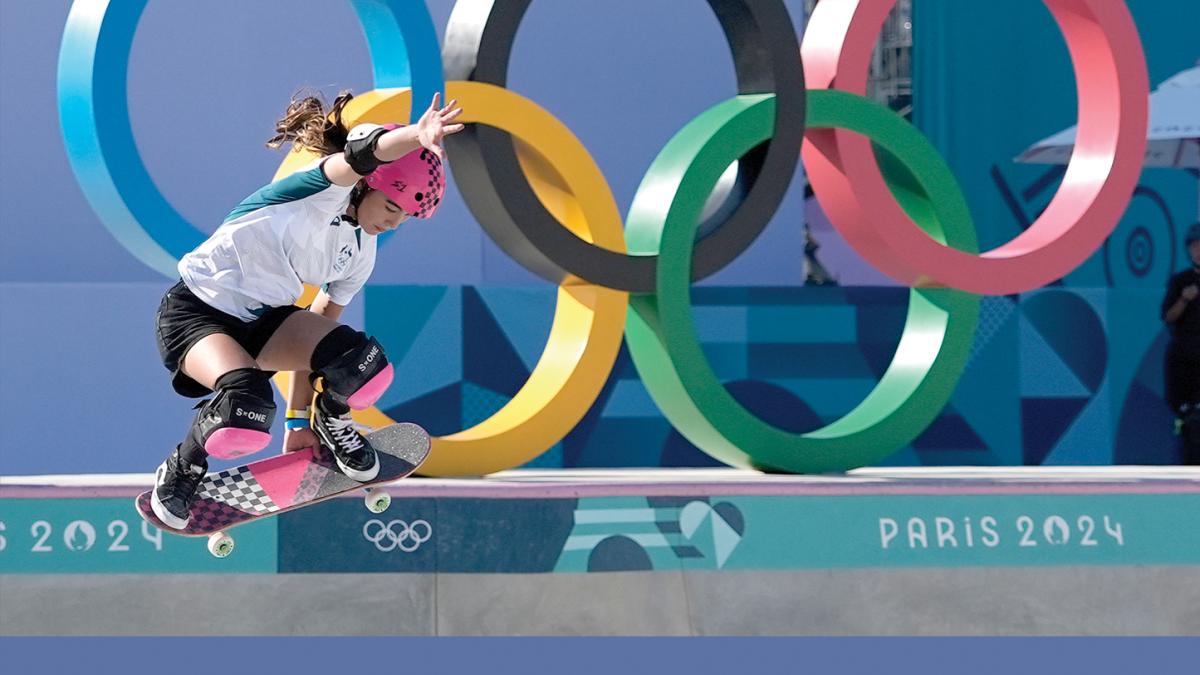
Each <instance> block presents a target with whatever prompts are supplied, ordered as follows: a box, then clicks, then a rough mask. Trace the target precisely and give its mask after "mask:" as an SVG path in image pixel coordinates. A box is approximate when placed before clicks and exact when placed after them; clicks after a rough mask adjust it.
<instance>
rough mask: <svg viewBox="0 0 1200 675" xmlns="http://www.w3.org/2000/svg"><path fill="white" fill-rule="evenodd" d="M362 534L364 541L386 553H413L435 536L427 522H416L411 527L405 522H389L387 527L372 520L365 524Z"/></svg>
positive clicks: (379, 521) (381, 522)
mask: <svg viewBox="0 0 1200 675" xmlns="http://www.w3.org/2000/svg"><path fill="white" fill-rule="evenodd" d="M397 527H399V528H400V530H399V531H397V530H396V528H397ZM362 533H363V538H364V539H366V540H367V541H369V542H371V543H372V544H375V548H377V549H379V550H380V551H383V552H384V553H386V552H388V551H394V550H396V549H399V550H401V551H404V552H405V553H412V552H413V551H415V550H417V549H419V548H421V544H424V543H425V542H427V541H429V539H430V537H432V536H433V526H432V525H430V524H429V522H428V521H425V520H414V521H413V522H412V524H411V525H410V524H408V523H406V522H405V521H403V520H389V521H388V522H387V524H386V525H385V524H384V523H383V521H382V520H377V519H374V518H372V519H371V520H368V521H367V522H365V523H363V528H362Z"/></svg>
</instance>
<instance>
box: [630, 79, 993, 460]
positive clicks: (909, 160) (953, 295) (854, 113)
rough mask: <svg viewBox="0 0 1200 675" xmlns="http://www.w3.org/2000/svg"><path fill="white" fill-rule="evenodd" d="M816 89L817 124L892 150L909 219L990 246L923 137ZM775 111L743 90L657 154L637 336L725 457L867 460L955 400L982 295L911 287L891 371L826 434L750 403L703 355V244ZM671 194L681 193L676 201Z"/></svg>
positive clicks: (715, 452)
mask: <svg viewBox="0 0 1200 675" xmlns="http://www.w3.org/2000/svg"><path fill="white" fill-rule="evenodd" d="M808 96H809V98H808V113H807V127H808V129H809V130H810V131H812V130H819V129H828V128H833V127H840V128H845V129H849V130H851V131H854V132H857V133H860V134H863V135H865V136H867V137H868V138H870V139H871V140H872V141H874V142H875V143H876V145H877V148H878V149H881V150H882V152H877V154H878V155H879V156H880V165H881V168H882V169H883V173H884V176H885V178H886V179H887V181H888V186H889V188H890V189H891V191H892V193H893V194H894V195H895V196H896V198H897V201H899V202H900V204H901V206H903V207H904V209H905V211H906V212H907V213H908V215H909V216H910V217H911V218H912V219H913V220H914V221H915V222H916V223H918V224H919V225H920V226H921V227H922V229H924V230H925V231H926V233H928V234H929V235H930V236H931V237H933V238H935V239H937V240H938V241H940V242H942V243H944V244H946V245H948V246H952V247H954V248H956V249H958V250H960V251H969V252H972V253H974V252H977V251H978V242H977V241H976V237H975V228H974V225H973V222H972V220H971V215H970V212H969V210H968V208H967V204H966V200H965V199H964V197H963V194H962V191H961V190H960V189H959V187H958V182H957V181H956V180H955V179H954V176H953V174H952V173H951V172H950V169H949V167H947V166H946V164H945V162H944V161H943V160H942V158H941V156H940V155H939V154H938V153H937V151H936V150H935V149H934V148H933V146H932V145H931V144H930V143H929V141H928V140H926V139H925V137H924V136H922V135H921V133H920V132H918V131H917V130H916V129H915V128H914V127H912V126H911V125H910V124H908V123H907V122H906V121H905V120H904V119H903V118H901V117H898V116H897V115H896V114H895V113H893V112H892V111H891V110H888V109H887V108H885V107H884V106H882V105H879V104H877V103H874V102H872V101H870V100H868V99H866V98H863V97H861V96H858V95H855V94H850V93H846V92H841V91H836V90H809V92H808ZM774 116H775V99H774V96H772V95H769V94H768V95H749V96H738V97H735V98H733V99H730V100H728V101H725V102H724V103H721V104H718V105H717V106H715V107H713V108H711V109H709V110H708V111H706V112H705V113H704V114H702V115H701V116H699V117H697V118H696V119H695V120H693V121H692V122H691V123H689V124H688V125H687V126H686V127H684V128H683V129H682V130H681V131H680V132H679V133H678V134H676V135H675V137H674V138H672V139H671V141H670V142H669V143H668V144H667V146H666V147H665V148H663V150H662V152H661V153H659V155H658V157H657V158H656V159H655V160H654V163H653V164H652V165H651V167H650V170H649V171H648V172H647V174H646V177H645V178H644V179H643V181H642V184H641V185H640V186H639V187H638V192H637V194H636V195H635V197H634V200H633V205H632V206H631V207H630V212H629V216H628V218H627V221H626V230H625V231H626V241H627V242H628V244H629V247H630V249H631V250H637V251H650V252H655V253H658V254H659V259H658V268H657V281H656V290H655V293H653V294H648V295H641V296H637V295H635V296H631V298H630V308H629V312H628V320H627V323H626V327H625V338H626V342H627V343H628V345H629V351H630V354H631V355H632V356H633V362H634V365H635V366H636V368H637V370H638V374H639V375H640V376H641V378H642V381H643V382H644V383H645V385H646V388H647V389H648V390H649V392H650V396H651V397H652V398H653V399H654V402H655V404H657V405H658V407H659V408H660V409H661V410H662V411H663V414H664V415H666V417H667V419H668V420H670V422H671V424H672V425H673V426H674V427H675V428H676V429H678V430H679V432H680V433H681V434H683V435H684V436H685V437H686V438H687V439H688V440H689V441H691V442H692V443H693V444H695V445H696V446H697V447H699V448H700V449H701V450H703V451H704V452H706V453H708V454H709V455H711V456H713V457H714V458H716V459H718V460H720V461H722V462H725V463H726V464H730V465H733V466H742V467H753V468H762V469H767V470H777V471H789V472H799V473H813V472H823V471H841V470H845V469H848V468H852V467H856V466H864V465H867V464H871V463H873V462H876V461H878V460H880V459H883V458H884V457H886V456H888V455H890V454H891V453H893V452H895V451H896V449H897V448H900V447H903V446H904V445H906V444H907V443H909V442H911V441H912V440H913V439H914V438H916V436H917V435H918V434H920V433H921V432H922V431H923V430H924V429H925V428H926V427H927V426H928V425H929V424H930V423H931V422H932V421H933V419H934V418H935V417H936V416H937V414H938V412H939V411H941V410H942V408H943V406H944V405H945V404H946V402H947V401H948V400H949V398H950V395H951V393H953V391H954V387H955V385H956V384H957V383H958V378H959V376H960V374H961V373H962V371H963V369H964V367H965V366H966V363H967V359H968V357H969V355H970V348H971V340H972V337H973V335H974V333H975V327H976V325H977V323H978V320H979V302H980V301H979V296H977V295H974V294H971V293H967V292H965V291H958V290H953V289H946V288H936V289H930V288H920V289H916V288H914V289H911V290H910V292H909V308H908V317H907V320H906V323H905V327H904V332H903V334H902V336H901V338H900V343H899V345H898V346H897V348H896V353H895V356H894V357H893V359H892V362H891V364H890V366H889V367H888V369H887V372H885V373H884V375H883V377H882V378H881V379H880V381H879V383H878V384H877V385H876V386H875V388H874V389H873V390H872V391H871V393H870V394H869V395H868V396H867V397H866V398H865V399H864V400H863V401H862V402H861V403H860V404H859V405H858V406H857V407H855V408H854V409H853V410H851V411H850V412H849V413H847V414H846V415H844V416H843V417H841V418H840V419H838V420H836V421H835V422H833V423H831V424H829V425H827V426H825V427H823V428H821V429H817V430H815V431H811V432H808V433H803V434H796V433H792V432H788V431H784V430H782V429H779V428H778V427H775V426H773V425H771V424H768V423H766V422H764V421H762V420H761V419H759V418H758V417H756V416H755V415H754V414H753V413H751V412H750V411H748V410H747V409H746V408H744V407H743V406H742V405H741V404H740V403H738V402H737V401H736V400H735V399H734V398H733V396H732V395H730V394H729V392H728V391H727V390H726V389H725V387H724V386H723V385H722V384H721V382H720V380H718V379H717V376H716V374H715V373H714V372H713V370H712V367H711V365H710V364H709V363H708V361H707V359H706V358H705V356H704V353H703V352H702V351H701V347H700V340H699V337H698V335H697V334H696V329H695V324H694V322H693V321H692V313H691V297H690V280H691V260H692V247H693V242H694V240H695V235H696V227H697V223H698V222H699V220H700V210H701V208H702V206H703V204H704V202H705V199H706V197H707V196H708V194H709V193H710V192H711V191H712V189H713V187H714V186H715V185H716V183H717V180H718V178H719V177H720V175H721V174H722V172H724V171H725V170H726V168H728V167H729V165H730V164H731V163H732V162H734V161H736V160H737V159H738V158H739V157H741V156H742V155H743V154H745V153H746V152H748V151H749V150H751V149H752V148H754V147H755V146H757V145H758V144H760V143H762V142H763V141H765V140H767V139H769V138H770V134H771V130H772V127H773V123H774ZM818 133H819V132H818ZM797 152H799V148H797ZM663 195H672V197H671V199H670V202H669V203H666V202H665V200H664V199H663V198H662V196H663Z"/></svg>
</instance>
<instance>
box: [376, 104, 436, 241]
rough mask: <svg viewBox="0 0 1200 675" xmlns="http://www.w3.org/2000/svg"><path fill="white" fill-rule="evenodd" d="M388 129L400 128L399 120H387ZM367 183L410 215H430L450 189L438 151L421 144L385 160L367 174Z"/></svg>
mask: <svg viewBox="0 0 1200 675" xmlns="http://www.w3.org/2000/svg"><path fill="white" fill-rule="evenodd" d="M383 126H384V128H385V129H399V128H400V126H401V125H399V124H385V125H383ZM366 181H367V186H368V187H370V188H372V189H374V190H379V191H380V192H382V193H384V194H385V195H387V196H388V198H389V199H391V200H392V201H394V202H396V204H398V205H399V206H400V208H402V209H404V210H405V211H407V212H408V214H409V215H411V216H415V217H417V218H429V217H430V216H432V215H433V212H434V211H437V207H438V204H440V203H441V202H442V194H443V193H444V192H445V191H446V175H445V174H444V173H443V172H442V160H441V159H439V158H438V156H437V155H435V154H433V153H432V152H430V151H428V150H426V149H425V148H417V149H416V150H413V151H412V152H410V153H408V154H407V155H405V156H403V157H401V158H400V159H397V160H395V161H393V162H388V163H387V164H381V165H380V166H379V168H378V169H375V170H374V171H372V172H371V174H370V175H368V176H367V178H366Z"/></svg>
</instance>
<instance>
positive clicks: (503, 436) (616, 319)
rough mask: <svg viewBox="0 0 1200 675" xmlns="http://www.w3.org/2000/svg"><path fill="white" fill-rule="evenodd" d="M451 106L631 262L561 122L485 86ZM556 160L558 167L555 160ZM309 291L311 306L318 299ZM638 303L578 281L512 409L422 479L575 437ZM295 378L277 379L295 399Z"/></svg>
mask: <svg viewBox="0 0 1200 675" xmlns="http://www.w3.org/2000/svg"><path fill="white" fill-rule="evenodd" d="M446 98H447V99H458V100H459V102H460V103H461V104H462V107H463V116H462V118H460V120H459V121H461V122H465V123H471V122H475V123H480V124H487V125H489V126H493V127H496V128H498V129H502V130H503V131H506V132H508V133H509V134H512V136H513V137H514V138H516V139H518V143H517V146H518V151H519V153H520V159H521V167H522V169H523V170H524V171H525V172H526V174H527V176H528V177H529V178H530V181H531V184H532V185H533V187H534V191H535V192H536V193H537V196H538V199H539V200H540V201H541V202H542V203H543V204H544V205H545V206H546V208H547V209H548V210H549V211H550V212H551V213H553V214H554V216H555V217H556V218H557V219H558V220H559V221H561V222H562V223H563V226H564V227H566V228H567V229H568V230H570V231H571V232H573V233H575V235H576V236H579V237H580V238H583V239H586V240H588V241H590V242H592V243H594V244H596V245H598V246H602V247H604V248H607V249H609V250H612V251H618V252H621V253H624V252H625V250H626V249H625V234H624V230H623V227H622V224H621V216H620V213H619V212H618V210H617V204H616V200H615V199H614V198H613V196H612V191H611V190H610V188H609V186H608V183H607V182H606V181H605V180H604V176H603V175H602V174H601V173H600V169H599V167H597V166H596V163H595V162H594V161H593V160H592V157H591V155H589V154H588V152H587V150H586V149H584V147H583V144H582V143H580V142H579V139H577V138H576V137H575V136H574V134H572V133H571V132H570V130H568V129H567V128H566V127H565V126H564V125H563V124H562V123H561V122H559V121H558V120H557V119H555V118H554V117H553V116H551V115H550V114H549V113H548V112H546V111H545V110H543V109H542V108H541V107H539V106H538V105H537V104H535V103H533V102H532V101H530V100H528V99H526V98H524V97H522V96H520V95H518V94H515V93H513V92H511V91H508V90H507V89H502V88H500V87H495V86H492V85H488V84H481V83H477V82H447V83H446ZM411 105H412V92H411V91H410V90H408V89H376V90H373V91H369V92H366V93H364V94H361V95H359V96H356V97H355V98H354V99H353V100H352V101H351V102H350V104H349V105H348V106H347V107H346V110H345V114H344V119H345V120H346V122H347V124H350V125H354V124H357V123H360V122H375V123H383V122H389V121H393V120H406V119H409V109H410V107H411ZM316 156H317V155H316V154H314V153H312V152H305V151H301V152H291V153H289V154H288V156H287V158H286V159H284V161H283V164H282V165H280V167H279V170H278V171H277V172H276V174H275V178H276V180H278V179H279V178H282V177H283V176H286V175H288V174H291V173H293V172H294V171H296V170H297V169H299V168H300V167H302V166H304V165H305V164H307V163H309V162H311V161H313V160H314V159H315V158H316ZM551 157H553V158H554V159H553V160H551V159H550V158H551ZM315 293H316V290H315V289H308V291H307V292H306V293H305V295H304V297H303V298H302V299H301V301H300V303H301V304H307V303H308V302H310V301H311V299H312V297H313V296H314V295H315ZM628 305H629V295H628V294H627V293H625V292H623V291H616V290H612V289H610V288H605V287H602V286H596V285H593V284H588V283H586V282H583V281H581V280H578V279H568V280H566V281H565V282H563V284H561V285H560V286H559V288H558V302H557V306H556V309H555V313H554V323H553V325H552V326H551V328H550V337H549V339H548V340H547V342H546V348H545V350H544V351H543V352H542V356H541V358H540V359H539V360H538V362H537V365H536V366H535V367H534V369H533V372H532V373H531V374H530V376H529V380H528V381H526V383H525V385H524V386H523V387H521V389H520V391H518V392H517V394H516V395H515V396H514V397H513V398H512V400H510V401H509V402H508V403H507V404H506V405H505V406H504V407H503V408H501V409H500V410H498V411H497V412H496V413H495V414H494V415H492V416H491V417H489V418H488V419H486V420H484V421H482V422H480V423H479V424H477V425H475V426H473V427H471V428H470V429H465V430H463V431H459V432H457V433H454V434H450V435H448V436H440V437H436V438H434V439H433V449H432V450H431V451H430V455H429V459H428V460H426V461H425V464H424V465H422V467H421V473H422V474H424V475H429V476H450V475H482V474H487V473H492V472H495V471H501V470H503V469H509V468H512V467H514V466H519V465H521V464H524V463H525V462H528V461H529V460H531V459H533V458H534V457H537V456H538V455H540V454H542V453H543V452H545V451H546V449H547V448H549V447H550V446H552V445H554V444H555V443H557V442H558V441H559V440H561V439H562V438H563V436H566V435H567V433H568V432H570V431H571V429H572V428H574V427H575V425H576V423H578V422H579V420H580V419H582V418H583V416H584V414H585V413H586V412H587V411H588V409H589V408H590V407H591V405H592V401H594V400H595V399H596V397H597V396H598V395H599V394H600V390H601V388H602V387H603V386H604V383H605V381H606V380H607V379H608V375H609V373H610V372H611V371H612V368H613V364H614V363H615V362H616V359H617V352H618V350H619V349H620V347H621V340H622V336H623V335H624V331H625V313H626V308H627V307H628ZM289 381H290V374H289V373H280V374H279V375H277V376H276V379H275V382H276V384H277V385H278V386H279V387H280V388H281V389H283V390H284V391H286V390H287V386H288V383H289ZM355 420H356V421H357V422H359V423H360V424H365V425H367V426H370V427H381V426H385V425H387V424H391V423H393V420H392V419H390V418H389V417H388V416H387V415H385V414H384V413H383V412H382V411H380V410H379V409H378V408H371V409H369V410H364V411H359V412H356V413H355Z"/></svg>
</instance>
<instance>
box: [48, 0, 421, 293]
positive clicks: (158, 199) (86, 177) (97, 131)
mask: <svg viewBox="0 0 1200 675" xmlns="http://www.w3.org/2000/svg"><path fill="white" fill-rule="evenodd" d="M146 2H147V0H78V1H77V2H75V3H74V4H73V5H72V6H71V11H70V14H69V15H68V16H67V25H66V29H65V31H64V33H63V41H62V48H61V49H60V51H59V59H58V110H59V117H60V118H61V120H62V128H63V137H64V141H65V143H66V148H67V156H68V158H69V160H70V162H71V168H72V169H73V170H74V172H75V176H76V178H77V179H78V180H79V185H80V186H81V187H82V188H83V192H84V194H85V195H86V196H87V199H88V201H89V202H90V203H91V205H92V208H93V209H94V210H95V211H96V213H97V214H98V215H99V217H100V221H101V223H103V224H104V226H105V227H106V228H108V231H109V232H111V233H112V234H113V236H114V237H116V238H117V240H118V241H120V242H121V244H122V245H123V246H124V247H125V248H126V249H128V250H129V251H130V252H131V253H133V255H134V256H136V257H137V258H138V259H139V260H141V261H142V262H144V263H146V264H147V265H149V266H150V267H151V268H153V269H155V270H157V271H158V272H160V273H162V274H164V275H166V276H167V277H169V278H174V277H176V276H178V273H177V272H176V270H175V265H176V263H177V262H178V260H179V258H180V257H182V256H183V255H184V254H186V253H187V252H188V251H191V250H192V249H194V248H195V247H196V246H198V245H199V244H200V243H201V242H203V241H204V239H205V238H206V237H207V235H205V234H204V233H203V232H202V231H201V230H199V229H198V228H196V227H195V226H194V225H192V224H191V223H189V222H188V221H187V220H186V219H184V217H183V216H182V215H180V213H179V212H178V211H177V210H175V207H173V206H171V204H170V203H169V202H168V201H167V200H166V198H165V197H163V195H162V193H161V192H159V191H158V188H157V187H156V186H155V185H154V181H152V180H151V179H150V174H149V172H148V171H147V170H146V166H145V164H143V163H142V158H141V155H139V154H138V151H137V145H136V144H135V143H134V139H133V127H132V125H131V123H130V120H129V105H128V102H127V84H128V81H127V77H128V69H129V51H130V47H131V46H132V44H133V34H134V31H135V29H136V28H137V23H138V19H139V18H140V17H141V15H142V10H144V9H145V7H146ZM350 4H351V5H352V6H353V8H354V12H355V14H356V15H357V17H358V21H359V23H360V24H361V25H362V28H363V33H364V34H365V35H366V39H367V47H368V49H369V51H370V55H371V63H372V70H373V73H372V74H373V78H374V86H375V88H376V89H380V88H390V87H411V88H412V89H413V96H414V98H413V100H414V101H429V100H430V99H432V98H433V95H434V93H436V92H440V91H442V90H443V89H444V81H443V75H442V57H441V48H440V46H439V45H438V38H437V31H436V30H435V29H434V26H433V17H431V16H430V15H429V10H428V9H427V8H426V7H425V3H424V2H422V0H350ZM422 112H424V111H423V110H422V109H421V108H420V107H419V106H413V111H412V114H413V116H414V119H415V118H416V117H419V116H420V114H421V113H422ZM380 243H382V241H381V242H380Z"/></svg>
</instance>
